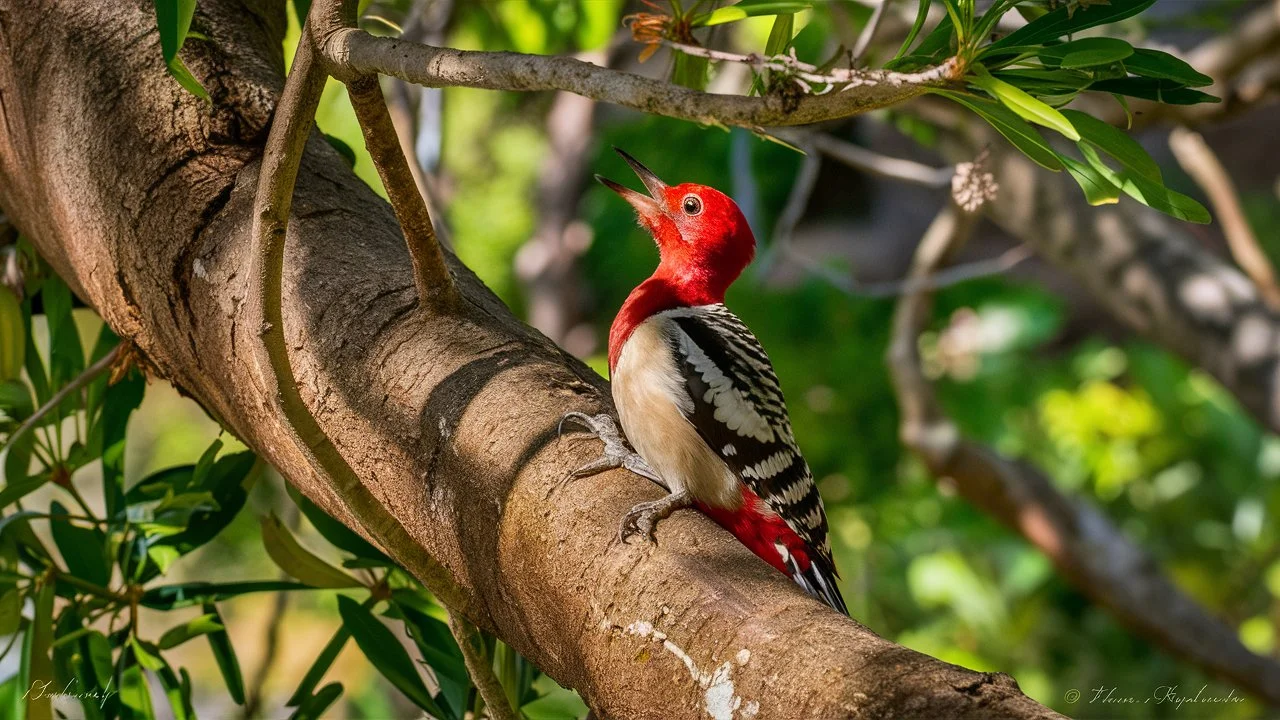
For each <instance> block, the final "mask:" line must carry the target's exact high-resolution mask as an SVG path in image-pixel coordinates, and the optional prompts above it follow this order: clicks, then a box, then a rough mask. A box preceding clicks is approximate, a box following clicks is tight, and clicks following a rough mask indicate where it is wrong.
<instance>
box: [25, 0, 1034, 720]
mask: <svg viewBox="0 0 1280 720" xmlns="http://www.w3.org/2000/svg"><path fill="white" fill-rule="evenodd" d="M154 22H155V18H154V15H153V10H152V3H151V2H150V1H149V0H99V1H97V2H90V1H89V0H77V1H75V2H51V1H44V2H40V1H34V2H18V1H17V0H0V205H2V206H3V207H4V209H5V211H6V212H7V213H8V214H9V216H10V217H11V218H13V220H14V221H15V222H16V223H17V224H18V226H19V227H21V228H22V229H23V231H24V232H25V233H26V234H27V235H28V236H29V237H30V238H32V240H33V241H34V242H35V243H36V245H37V246H38V247H39V248H40V250H41V252H42V253H43V254H44V255H45V257H46V258H48V259H49V260H50V262H52V263H53V265H54V266H55V267H56V268H57V270H58V271H59V273H60V274H61V275H62V276H63V277H65V278H66V279H67V281H68V282H69V283H70V284H71V285H72V287H73V289H74V290H75V291H76V292H77V293H78V294H79V295H80V296H81V297H82V298H84V299H85V300H86V301H87V302H89V303H90V304H91V305H93V307H95V308H96V309H97V310H98V311H99V312H100V313H101V314H102V316H103V317H104V318H105V319H106V320H107V322H108V323H109V324H110V325H111V326H112V327H113V328H114V329H115V330H116V331H117V332H118V333H120V334H121V335H122V336H124V337H126V338H128V339H130V340H132V341H133V342H134V343H136V344H137V345H138V347H139V348H140V349H141V350H142V351H143V352H144V353H145V355H146V357H147V358H148V360H149V361H150V362H151V363H152V364H153V365H154V366H155V368H156V369H157V370H158V372H159V373H160V374H161V375H163V376H164V377H165V378H167V379H168V380H170V381H172V382H173V383H174V384H175V385H177V386H178V387H179V388H181V389H182V390H183V391H184V392H186V393H189V394H190V395H192V396H194V397H195V398H197V399H198V400H199V401H201V402H202V403H203V404H204V405H205V407H207V408H208V409H209V410H210V411H211V412H212V413H214V414H215V415H216V416H217V417H218V418H219V419H221V420H222V422H223V423H224V424H225V425H226V426H227V427H228V428H230V429H232V430H233V431H234V432H236V433H237V434H238V435H239V436H240V437H241V438H243V439H244V440H245V441H246V442H247V443H249V445H251V446H252V447H254V448H255V449H256V450H257V451H259V452H260V453H262V454H263V455H264V456H265V457H266V458H267V459H268V460H270V461H271V462H272V464H274V465H275V466H276V467H277V468H279V469H280V470H281V472H282V473H283V474H284V475H285V476H286V477H288V478H289V480H290V481H291V482H293V483H295V484H296V485H297V486H298V487H299V488H300V489H301V490H302V491H303V492H304V493H305V494H306V495H308V496H309V497H311V498H312V499H314V500H315V501H316V502H317V503H319V504H320V505H321V506H323V507H324V508H326V509H327V510H329V511H330V512H332V513H334V514H335V515H336V516H338V517H339V518H342V519H344V520H346V521H347V522H348V523H349V524H352V525H353V526H356V524H355V523H353V522H352V518H351V515H350V513H349V512H347V510H346V508H345V506H344V504H343V500H342V498H341V497H338V496H337V494H335V493H334V492H333V490H332V489H331V488H330V486H329V485H328V484H327V482H326V479H325V478H322V477H318V476H316V475H315V474H314V473H313V472H312V471H311V469H310V468H309V466H308V464H307V462H306V461H305V458H304V455H303V453H302V452H300V451H299V449H298V448H297V447H296V446H294V445H293V444H292V441H291V440H290V438H291V434H290V433H289V432H288V431H287V428H286V426H285V425H284V422H283V418H281V417H280V415H279V413H278V411H277V409H276V405H275V401H274V398H273V394H272V393H271V392H270V391H269V390H268V389H269V388H271V387H273V382H272V381H271V380H270V378H265V377H263V376H262V374H261V372H260V371H259V369H258V366H257V364H256V363H255V361H254V356H255V353H254V348H255V347H256V344H257V343H258V342H259V337H258V334H259V332H260V330H261V328H260V327H259V326H255V325H254V323H252V322H250V321H248V320H247V313H246V298H247V293H248V291H249V284H250V280H251V278H250V252H249V234H250V226H251V220H252V218H251V205H252V200H253V196H254V191H255V183H256V177H257V168H258V163H257V160H258V157H259V155H260V153H261V144H262V141H263V140H264V138H265V130H266V127H267V124H268V122H269V120H270V117H271V112H272V109H273V105H274V102H275V98H276V96H277V94H278V92H279V89H280V87H281V85H282V81H281V67H282V58H281V56H280V52H281V51H280V42H279V40H280V36H281V35H282V33H283V28H284V6H283V3H266V2H263V3H255V2H250V1H248V0H246V1H245V2H237V1H236V0H202V1H201V3H200V4H199V11H198V14H197V18H196V22H195V25H194V28H195V29H197V30H199V31H200V32H202V33H203V34H204V35H206V36H207V37H208V38H209V40H207V41H203V40H192V41H189V43H188V48H187V49H186V50H184V59H185V61H186V63H187V65H188V66H189V67H190V68H191V70H192V71H193V73H194V74H195V75H196V77H197V78H199V79H200V80H201V81H202V82H203V83H204V85H205V87H206V88H208V90H209V91H210V94H211V95H212V98H213V103H212V105H209V104H206V103H203V102H202V101H200V100H198V99H196V98H194V97H192V96H190V95H188V94H186V93H185V92H184V91H183V90H182V89H181V88H180V87H179V86H178V85H177V83H176V82H174V81H173V80H172V79H171V78H169V77H168V75H167V74H166V72H165V69H164V67H163V64H162V61H161V55H160V47H159V38H158V35H157V33H156V30H155V27H154ZM450 261H451V262H452V263H453V271H454V273H455V274H456V275H457V276H458V278H459V286H460V289H461V291H462V293H463V295H464V296H465V299H466V303H465V308H464V309H463V310H462V311H461V312H459V313H458V314H455V315H448V316H435V317H431V316H427V315H425V314H423V313H420V312H416V310H415V307H416V306H415V299H414V298H415V296H414V290H413V281H412V278H411V275H410V264H409V259H408V257H407V253H406V250H405V248H404V242H403V240H402V238H401V236H400V233H399V229H398V226H397V224H396V221H395V217H394V215H393V214H392V212H391V209H390V208H389V207H388V206H387V205H386V203H384V202H383V201H381V200H380V199H378V198H377V197H376V196H375V195H374V194H373V193H372V192H370V191H369V189H368V188H367V187H366V186H364V185H363V184H362V183H361V182H360V181H359V180H357V179H356V178H355V176H354V175H352V174H351V172H350V171H349V170H348V169H347V167H346V166H345V165H344V164H343V162H342V160H341V159H340V158H339V157H338V156H337V154H336V153H334V152H333V151H332V150H330V149H329V147H328V145H327V144H326V143H324V142H323V141H322V140H321V139H319V138H318V137H313V139H312V142H311V144H310V146H309V149H308V153H307V156H306V158H305V159H304V162H303V167H302V172H301V174H300V177H299V182H298V189H297V194H296V199H295V211H294V219H293V222H292V223H291V224H290V228H289V238H288V247H287V263H286V268H287V270H286V277H285V281H284V285H285V290H284V316H285V326H286V327H285V329H286V333H287V337H288V339H289V343H290V351H291V355H292V360H293V364H294V369H295V372H296V374H297V377H298V380H299V384H300V386H301V391H302V394H303V396H304V398H305V399H306V401H307V402H308V404H309V406H310V407H311V409H312V411H313V413H314V414H315V415H316V417H317V418H318V420H319V422H320V424H321V425H322V427H323V428H324V429H325V431H326V432H327V434H328V435H329V436H330V437H331V438H332V439H333V441H334V442H335V444H336V445H337V447H338V449H339V450H340V451H341V452H342V454H343V455H344V456H345V457H346V459H347V461H348V462H349V463H350V464H351V465H352V467H353V468H354V469H355V470H356V471H357V472H358V473H359V475H360V477H361V478H362V479H363V480H364V482H365V484H366V486H367V487H368V489H369V490H370V492H372V493H373V494H374V496H375V497H376V498H377V499H378V500H379V502H380V503H381V505H382V507H383V508H384V510H385V515H384V516H383V517H382V518H381V519H380V520H378V521H375V522H365V524H364V525H363V526H357V529H358V530H359V531H361V532H362V533H364V534H365V535H366V536H368V537H370V538H371V539H373V540H375V541H379V540H380V539H382V538H385V537H388V533H387V528H388V527H389V526H390V525H391V524H393V523H399V524H401V525H403V526H404V527H405V528H406V529H407V530H408V533H409V535H410V536H411V537H412V538H413V540H414V541H415V542H416V543H418V544H419V545H420V547H421V548H425V549H426V550H427V551H428V552H429V553H430V554H431V555H433V556H434V557H435V558H436V559H438V560H439V561H440V562H441V563H442V564H443V565H444V566H445V567H447V568H448V569H449V571H450V572H451V573H452V574H453V576H454V577H455V579H456V581H457V583H458V584H459V586H460V587H461V591H462V593H463V594H464V595H465V596H466V597H467V599H468V603H467V605H468V608H467V609H468V615H469V616H470V617H471V619H472V620H473V621H475V622H476V623H477V624H478V625H480V626H482V627H484V628H486V629H488V630H491V631H493V632H495V633H496V634H497V635H499V636H500V637H502V638H503V639H504V640H506V641H508V642H509V643H511V644H512V645H513V646H514V647H515V648H516V649H517V650H519V651H520V652H521V653H523V654H525V655H526V656H527V657H529V658H530V659H531V660H533V661H534V662H535V663H537V664H538V665H539V666H540V667H542V668H543V669H544V670H546V671H547V672H548V673H549V674H550V675H551V676H552V677H554V678H556V679H557V680H558V681H559V682H561V683H563V684H565V685H567V686H571V687H574V688H576V689H577V690H579V691H580V692H581V693H582V694H583V696H584V697H585V698H586V700H587V701H588V702H589V703H590V704H591V705H592V707H594V708H595V709H596V710H597V711H598V712H599V714H600V715H602V716H603V717H611V718H631V717H635V718H648V717H652V718H685V717H688V718H696V717H708V716H711V717H716V718H730V717H738V718H747V717H752V716H758V717H761V718H840V717H859V718H873V717H929V718H937V717H992V716H1008V717H1057V715H1056V714H1054V713H1052V712H1050V711H1048V710H1047V709H1045V708H1043V707H1041V706H1040V705H1038V704H1036V703H1034V702H1032V701H1031V700H1029V699H1027V698H1026V697H1025V696H1023V695H1022V694H1021V693H1020V692H1019V691H1018V690H1017V686H1016V684H1014V683H1013V681H1012V680H1011V679H1010V678H1008V677H1007V676H1003V675H994V674H979V673H973V672H970V671H967V670H963V669H961V668H957V667H955V666H951V665H947V664H945V663H940V662H938V661H936V660H933V659H931V658H928V657H926V656H923V655H920V654H918V653H915V652H912V651H910V650H907V649H905V648H901V647H899V646H896V645H894V644H892V643H889V642H887V641H885V640H883V639H881V638H879V637H877V636H875V635H874V634H873V633H871V632H870V631H869V630H867V629H866V628H864V627H862V626H861V625H859V624H857V623H855V622H852V621H849V620H847V619H845V618H842V617H839V616H837V615H836V614H834V613H832V612H830V611H829V610H827V609H826V608H825V607H823V606H821V605H820V604H818V603H817V602H815V601H813V600H810V599H809V598H807V597H806V596H804V595H803V593H802V592H801V591H799V590H798V589H797V588H796V587H795V586H794V585H792V584H791V583H790V582H789V581H787V580H786V579H785V578H784V577H782V576H781V575H780V574H778V573H776V572H775V571H773V570H772V569H771V568H769V567H768V566H766V565H765V564H764V563H762V562H760V561H759V560H757V559H756V558H755V557H753V556H752V555H750V554H749V553H748V552H747V551H746V550H745V549H744V548H742V547H741V546H740V545H738V544H737V543H736V542H735V541H733V540H732V539H731V538H730V537H729V536H728V535H727V534H725V533H723V532H722V531H720V530H718V529H717V528H715V526H714V525H712V523H711V522H710V521H708V520H706V519H705V518H703V517H701V516H699V515H697V514H695V513H691V512H682V513H678V514H677V515H676V516H674V517H672V518H671V519H670V520H668V521H667V522H666V523H664V524H663V526H662V528H661V530H660V532H659V535H658V543H657V545H656V546H654V545H645V544H634V545H625V546H623V545H618V544H617V543H616V541H615V539H614V538H615V533H616V529H617V523H618V521H619V519H620V518H621V516H622V514H623V512H624V511H625V510H626V509H627V508H629V507H630V506H631V505H632V504H633V503H635V502H637V501H639V500H642V499H652V498H655V497H658V496H659V494H660V491H659V490H658V489H657V488H655V487H652V486H650V485H648V484H647V483H646V482H644V481H642V480H641V479H639V478H636V477H633V476H630V475H628V474H625V473H622V472H612V473H607V474H604V475H600V476H597V477H594V478H590V479H586V480H582V481H579V482H577V483H574V484H571V485H569V486H567V487H566V488H565V489H563V490H562V491H560V492H558V493H551V494H550V496H549V491H550V490H551V489H552V488H553V487H554V485H555V484H556V483H557V482H558V481H559V480H560V479H561V478H562V477H563V476H564V475H565V473H566V471H567V470H568V469H569V468H572V467H576V466H578V465H580V464H582V463H583V462H585V461H586V460H588V459H590V457H591V456H592V455H593V454H594V452H595V451H596V450H597V446H596V445H595V444H594V443H582V444H578V443H575V442H573V441H571V440H568V439H565V440H558V439H557V437H556V432H555V429H556V423H557V421H558V419H559V418H560V416H561V415H562V414H563V413H564V412H565V411H567V410H570V409H573V410H583V411H588V412H590V411H595V410H597V409H599V408H604V407H607V402H608V401H607V392H606V384H605V382H604V381H603V380H602V379H601V378H599V377H598V376H596V375H595V374H594V373H592V372H590V371H589V370H588V369H587V368H585V367H584V366H583V365H582V364H581V363H579V362H577V361H576V360H574V359H573V358H571V357H569V356H567V355H565V354H564V353H563V352H562V351H561V350H560V349H558V348H557V347H556V346H554V345H553V344H552V343H550V342H549V341H547V340H546V339H545V338H543V337H542V336H540V335H538V334H537V333H536V332H534V331H532V330H530V329H529V328H528V327H527V326H525V325H523V324H521V323H520V322H518V321H517V320H515V319H514V318H513V317H512V316H511V315H510V313H509V312H508V311H507V309H506V308H505V307H504V306H503V305H502V304H501V303H500V302H499V301H498V300H497V299H496V298H495V297H494V296H493V295H492V294H491V293H490V292H489V291H488V290H487V289H486V288H484V287H483V286H482V285H481V283H480V282H479V281H478V280H476V279H475V278H474V276H472V275H471V274H470V273H469V272H468V271H467V270H466V269H465V268H463V267H461V266H460V265H458V264H457V263H456V262H453V260H452V258H450ZM387 550H388V551H389V552H390V553H391V554H392V555H393V556H396V557H397V558H400V559H401V560H404V559H406V558H410V557H412V554H411V553H408V552H406V550H405V548H403V547H395V546H390V547H387ZM409 569H410V570H418V568H415V567H413V566H410V568H409Z"/></svg>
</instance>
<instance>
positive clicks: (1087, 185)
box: [1058, 155, 1120, 206]
mask: <svg viewBox="0 0 1280 720" xmlns="http://www.w3.org/2000/svg"><path fill="white" fill-rule="evenodd" d="M1058 159H1059V160H1061V161H1062V164H1063V165H1064V166H1065V167H1066V168H1067V173H1068V174H1070V175H1071V178H1072V179H1073V180H1075V181H1076V183H1077V184H1078V185H1080V189H1081V190H1083V191H1084V197H1085V200H1088V201H1089V204H1090V205H1095V206H1096V205H1114V204H1115V203H1118V202H1120V188H1118V187H1116V186H1115V185H1113V184H1111V181H1109V180H1107V179H1106V178H1105V177H1103V176H1102V175H1101V174H1100V173H1099V172H1098V171H1097V170H1094V169H1093V167H1092V166H1089V165H1086V164H1084V163H1082V162H1080V161H1079V160H1076V159H1075V158H1073V157H1069V156H1067V155H1058Z"/></svg>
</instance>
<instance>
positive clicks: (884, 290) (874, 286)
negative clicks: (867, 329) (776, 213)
mask: <svg viewBox="0 0 1280 720" xmlns="http://www.w3.org/2000/svg"><path fill="white" fill-rule="evenodd" d="M786 254H787V257H788V258H790V259H792V260H794V261H796V262H797V263H798V264H800V265H802V266H804V268H805V269H806V270H808V271H809V272H811V273H813V274H814V275H817V276H818V277H820V278H822V279H823V280H825V281H827V282H828V283H830V284H832V285H834V286H835V287H836V288H838V289H840V290H843V291H844V292H846V293H848V294H850V295H856V296H858V297H869V298H885V297H897V296H899V295H906V294H909V293H915V292H921V291H929V292H934V291H937V290H942V289H944V288H948V287H951V286H952V285H958V284H960V283H962V282H967V281H969V280H976V279H978V278H983V277H989V276H991V275H999V274H1001V273H1005V272H1008V271H1009V270H1012V269H1013V268H1014V267H1016V266H1018V265H1019V264H1020V263H1022V262H1023V261H1024V260H1027V259H1029V258H1031V257H1032V256H1033V255H1034V254H1035V253H1034V252H1032V251H1031V248H1029V247H1027V246H1026V245H1018V246H1016V247H1012V248H1009V249H1008V250H1005V251H1004V252H1002V253H1000V254H999V255H997V256H996V257H993V258H990V259H988V260H976V261H974V262H970V263H965V264H963V265H956V266H954V267H950V268H947V269H945V270H940V271H938V272H936V273H932V274H930V275H929V276H928V277H926V278H906V279H904V280H895V281H892V282H877V283H860V282H858V281H857V280H856V279H853V278H850V277H848V276H846V275H844V274H842V273H839V272H837V271H836V270H834V269H833V268H829V267H826V266H824V265H823V264H822V263H820V262H818V261H817V260H815V259H813V258H811V257H808V256H807V255H803V254H801V253H800V252H799V251H797V250H796V249H795V248H793V247H792V248H787V249H786Z"/></svg>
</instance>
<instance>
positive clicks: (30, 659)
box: [22, 583, 55, 720]
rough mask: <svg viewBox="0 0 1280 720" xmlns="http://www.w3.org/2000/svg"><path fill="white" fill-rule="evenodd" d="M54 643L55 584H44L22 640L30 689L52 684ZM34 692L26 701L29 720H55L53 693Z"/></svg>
mask: <svg viewBox="0 0 1280 720" xmlns="http://www.w3.org/2000/svg"><path fill="white" fill-rule="evenodd" d="M52 642H53V583H45V585H44V586H43V587H41V588H40V592H39V593H37V594H36V600H35V612H34V614H33V615H32V618H31V626H30V627H29V628H28V629H27V632H26V635H25V636H24V637H23V639H22V644H23V648H22V649H23V658H22V663H23V665H24V666H25V667H26V668H27V671H26V673H25V675H26V677H27V679H28V683H27V687H28V688H30V687H33V684H34V683H39V684H40V685H44V684H45V683H52V682H53V681H54V677H53V660H52V659H51V658H50V657H49V645H50V644H51V643H52ZM53 692H55V691H54V690H53V689H52V687H50V689H49V691H48V692H41V693H33V694H31V695H30V696H29V697H28V698H27V720H52V718H53V707H52V703H51V702H50V701H51V700H52V693H53Z"/></svg>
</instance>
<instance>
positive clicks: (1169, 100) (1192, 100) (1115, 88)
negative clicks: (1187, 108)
mask: <svg viewBox="0 0 1280 720" xmlns="http://www.w3.org/2000/svg"><path fill="white" fill-rule="evenodd" d="M1089 89H1090V90H1096V91H1098V92H1109V93H1115V94H1117V95H1128V96H1129V97H1136V98H1142V99H1143V100H1154V101H1156V102H1162V103H1165V104H1167V105H1199V104H1201V103H1220V102H1222V99H1221V98H1217V97H1214V96H1213V95H1210V94H1209V93H1206V92H1202V91H1200V90H1192V89H1191V88H1188V87H1183V86H1182V85H1181V84H1179V83H1176V82H1172V81H1170V80H1160V79H1156V78H1145V77H1129V78H1117V79H1113V80H1099V81H1098V82H1096V83H1094V84H1093V85H1092V86H1090V88H1089Z"/></svg>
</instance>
